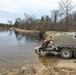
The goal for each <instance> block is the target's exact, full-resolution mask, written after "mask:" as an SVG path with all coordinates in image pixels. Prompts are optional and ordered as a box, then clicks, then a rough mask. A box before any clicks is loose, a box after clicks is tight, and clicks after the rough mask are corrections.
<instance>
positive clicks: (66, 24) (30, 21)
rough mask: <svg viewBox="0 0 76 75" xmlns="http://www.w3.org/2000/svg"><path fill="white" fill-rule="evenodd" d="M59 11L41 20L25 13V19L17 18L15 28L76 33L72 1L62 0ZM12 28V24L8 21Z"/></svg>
mask: <svg viewBox="0 0 76 75" xmlns="http://www.w3.org/2000/svg"><path fill="white" fill-rule="evenodd" d="M58 4H59V9H58V10H52V11H50V15H51V16H48V15H43V16H41V18H40V19H37V18H35V16H30V15H28V14H26V13H24V16H25V18H24V19H21V18H16V20H15V23H14V25H13V26H14V27H16V28H20V29H27V30H38V31H41V32H46V31H76V11H75V10H74V8H75V6H74V5H72V0H61V1H60V2H59V3H58ZM8 22H9V25H11V26H12V24H11V23H12V22H11V21H8Z"/></svg>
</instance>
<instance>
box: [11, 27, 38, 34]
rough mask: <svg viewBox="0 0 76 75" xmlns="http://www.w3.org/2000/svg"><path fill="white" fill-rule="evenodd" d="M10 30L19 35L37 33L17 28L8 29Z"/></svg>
mask: <svg viewBox="0 0 76 75" xmlns="http://www.w3.org/2000/svg"><path fill="white" fill-rule="evenodd" d="M10 30H15V31H17V32H20V33H38V31H36V30H24V29H19V28H14V27H12V28H10Z"/></svg>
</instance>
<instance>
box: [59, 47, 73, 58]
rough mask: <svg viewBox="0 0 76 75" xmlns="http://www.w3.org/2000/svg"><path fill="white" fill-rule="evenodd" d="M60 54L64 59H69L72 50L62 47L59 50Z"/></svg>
mask: <svg viewBox="0 0 76 75" xmlns="http://www.w3.org/2000/svg"><path fill="white" fill-rule="evenodd" d="M60 55H61V57H62V58H64V59H70V58H71V57H72V51H71V50H70V49H67V48H64V49H62V50H61V51H60Z"/></svg>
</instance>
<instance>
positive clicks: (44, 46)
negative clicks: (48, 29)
mask: <svg viewBox="0 0 76 75" xmlns="http://www.w3.org/2000/svg"><path fill="white" fill-rule="evenodd" d="M50 42H51V43H52V42H54V41H53V37H52V36H48V37H47V38H46V39H45V40H44V41H43V43H42V49H45V48H47V46H48V45H49V43H50Z"/></svg>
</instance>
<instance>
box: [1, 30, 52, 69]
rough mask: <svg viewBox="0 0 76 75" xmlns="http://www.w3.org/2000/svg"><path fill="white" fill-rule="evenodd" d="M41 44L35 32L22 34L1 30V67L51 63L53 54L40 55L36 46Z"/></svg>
mask: <svg viewBox="0 0 76 75" xmlns="http://www.w3.org/2000/svg"><path fill="white" fill-rule="evenodd" d="M39 45H41V42H38V41H37V35H35V34H21V33H18V32H16V31H12V30H8V29H6V30H2V29H1V30H0V68H4V67H6V68H10V67H12V68H13V67H20V66H23V65H25V64H43V65H47V64H49V63H50V62H51V61H52V59H53V56H50V57H49V56H46V55H45V54H43V55H44V56H40V55H38V54H36V53H35V51H34V48H35V47H37V46H39Z"/></svg>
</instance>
